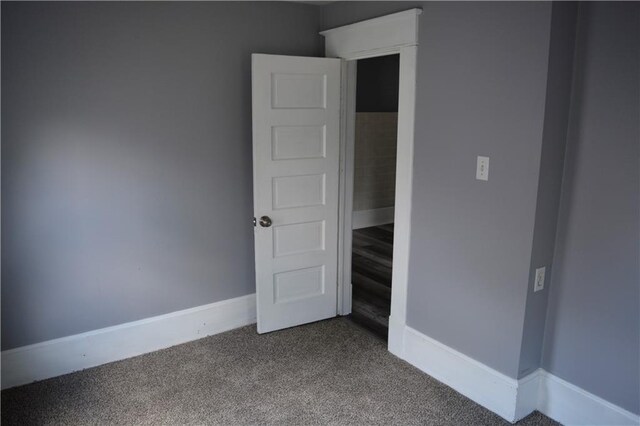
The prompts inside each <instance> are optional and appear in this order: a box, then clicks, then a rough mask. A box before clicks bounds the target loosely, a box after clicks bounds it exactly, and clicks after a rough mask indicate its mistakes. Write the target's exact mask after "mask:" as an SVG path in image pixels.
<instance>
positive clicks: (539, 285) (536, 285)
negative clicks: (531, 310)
mask: <svg viewBox="0 0 640 426" xmlns="http://www.w3.org/2000/svg"><path fill="white" fill-rule="evenodd" d="M546 269H547V268H546V267H544V266H543V267H542V268H538V269H536V276H535V278H534V280H533V291H534V292H535V291H540V290H542V289H544V273H545V270H546Z"/></svg>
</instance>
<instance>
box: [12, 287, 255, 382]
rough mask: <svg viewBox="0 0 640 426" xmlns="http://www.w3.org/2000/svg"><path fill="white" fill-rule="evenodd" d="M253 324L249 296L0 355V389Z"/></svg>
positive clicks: (17, 349)
mask: <svg viewBox="0 0 640 426" xmlns="http://www.w3.org/2000/svg"><path fill="white" fill-rule="evenodd" d="M255 322H256V297H255V294H250V295H248V296H242V297H237V298H234V299H228V300H223V301H221V302H216V303H211V304H209V305H204V306H198V307H195V308H191V309H185V310H182V311H177V312H172V313H169V314H166V315H160V316H156V317H151V318H146V319H143V320H140V321H134V322H129V323H125V324H121V325H116V326H113V327H107V328H102V329H99V330H94V331H90V332H87V333H82V334H76V335H73V336H68V337H63V338H60V339H54V340H49V341H46V342H41V343H36V344H33V345H28V346H22V347H19V348H15V349H9V350H6V351H3V352H2V389H7V388H11V387H14V386H19V385H23V384H26V383H31V382H33V381H36V380H43V379H48V378H50V377H55V376H60V375H62V374H67V373H72V372H74V371H78V370H82V369H85V368H89V367H95V366H98V365H101V364H106V363H109V362H113V361H118V360H121V359H125V358H130V357H134V356H137V355H141V354H145V353H148V352H153V351H157V350H159V349H164V348H168V347H170V346H174V345H178V344H181V343H185V342H189V341H191V340H196V339H201V338H203V337H206V336H210V335H213V334H218V333H222V332H224V331H228V330H232V329H234V328H238V327H242V326H245V325H249V324H253V323H255Z"/></svg>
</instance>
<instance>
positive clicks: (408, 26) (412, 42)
mask: <svg viewBox="0 0 640 426" xmlns="http://www.w3.org/2000/svg"><path fill="white" fill-rule="evenodd" d="M421 13H422V9H409V10H405V11H404V12H398V13H394V14H391V15H386V16H381V17H379V18H374V19H369V20H367V21H362V22H356V23H355V24H350V25H345V26H343V27H338V28H333V29H330V30H326V31H322V32H320V35H322V36H324V37H325V52H326V56H328V57H340V58H349V59H362V58H367V57H371V56H380V55H381V54H384V53H383V52H386V51H389V53H393V52H392V51H396V52H395V53H397V50H398V49H399V48H401V47H407V46H416V45H417V44H418V16H419V15H420V14H421Z"/></svg>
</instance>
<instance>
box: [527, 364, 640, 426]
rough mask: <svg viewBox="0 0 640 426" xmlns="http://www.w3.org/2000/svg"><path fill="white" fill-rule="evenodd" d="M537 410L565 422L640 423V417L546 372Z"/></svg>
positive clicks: (541, 385)
mask: <svg viewBox="0 0 640 426" xmlns="http://www.w3.org/2000/svg"><path fill="white" fill-rule="evenodd" d="M538 411H540V412H541V413H543V414H544V415H546V416H548V417H551V418H552V419H554V420H556V421H558V422H560V423H562V424H563V425H567V426H571V425H636V426H637V425H640V416H638V415H637V414H633V413H631V412H629V411H627V410H625V409H623V408H621V407H618V406H617V405H615V404H612V403H610V402H608V401H606V400H604V399H602V398H600V397H598V396H596V395H594V394H592V393H589V392H587V391H585V390H584V389H581V388H579V387H577V386H576V385H573V384H571V383H569V382H567V381H565V380H562V379H561V378H559V377H556V376H554V375H553V374H550V373H548V372H546V371H542V373H541V384H540V397H539V402H538Z"/></svg>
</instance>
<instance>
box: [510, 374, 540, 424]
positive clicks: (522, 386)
mask: <svg viewBox="0 0 640 426" xmlns="http://www.w3.org/2000/svg"><path fill="white" fill-rule="evenodd" d="M542 373H543V370H541V369H537V370H535V371H534V372H533V373H531V374H529V375H527V376H526V377H523V378H522V379H519V380H518V393H517V395H516V409H515V419H516V420H520V419H522V418H525V417H527V416H528V415H529V414H531V413H533V412H534V411H535V410H537V409H538V403H539V401H540V389H541V380H542Z"/></svg>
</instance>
